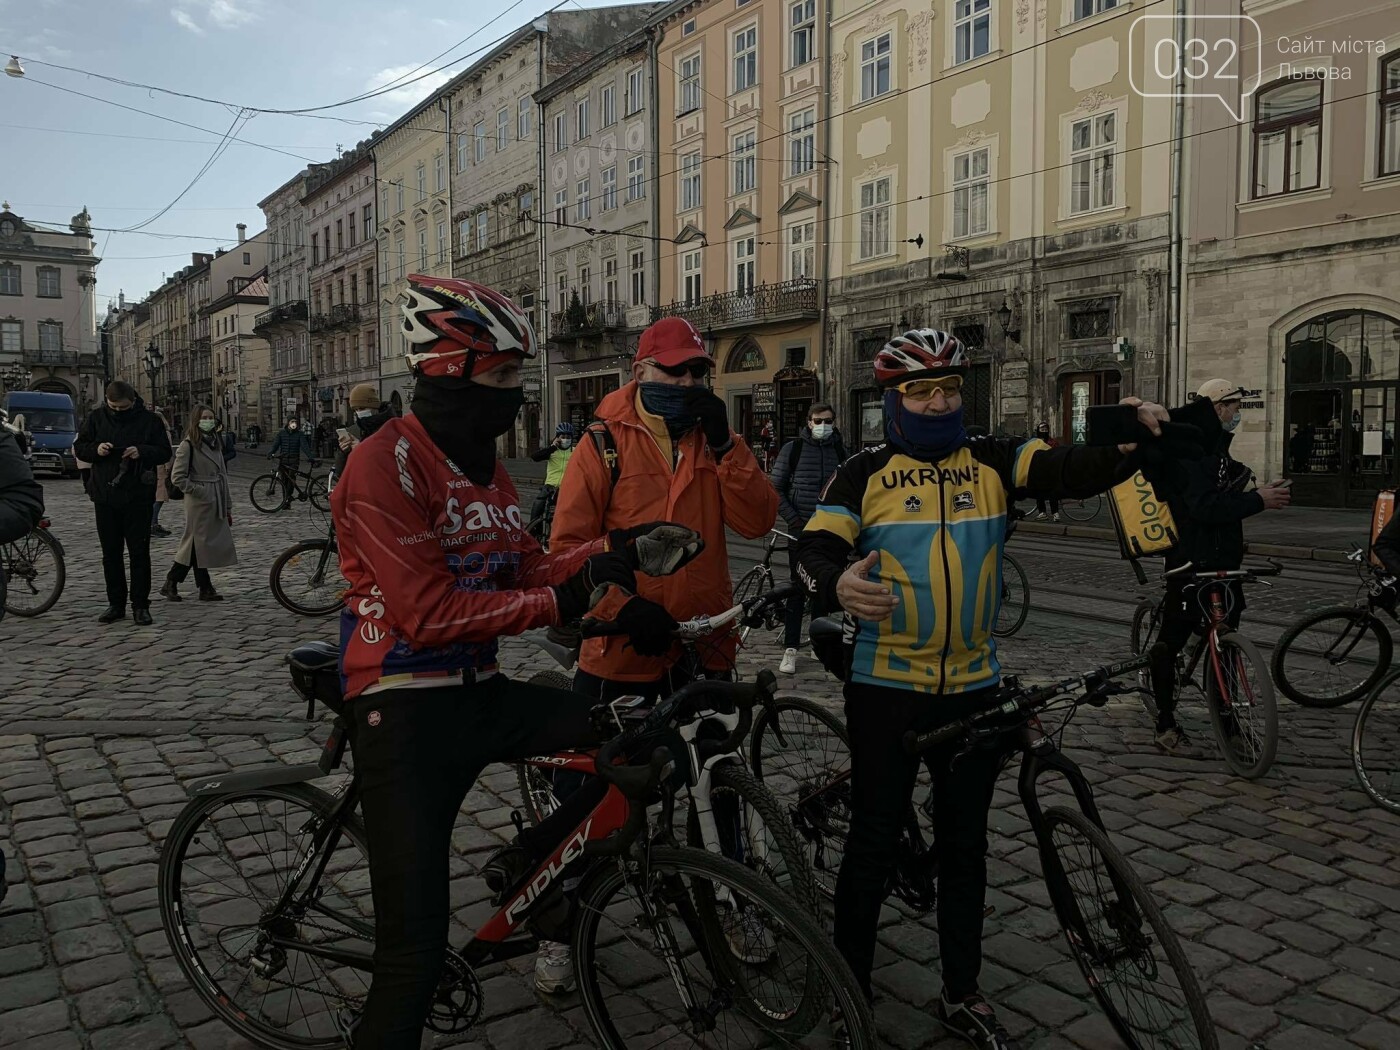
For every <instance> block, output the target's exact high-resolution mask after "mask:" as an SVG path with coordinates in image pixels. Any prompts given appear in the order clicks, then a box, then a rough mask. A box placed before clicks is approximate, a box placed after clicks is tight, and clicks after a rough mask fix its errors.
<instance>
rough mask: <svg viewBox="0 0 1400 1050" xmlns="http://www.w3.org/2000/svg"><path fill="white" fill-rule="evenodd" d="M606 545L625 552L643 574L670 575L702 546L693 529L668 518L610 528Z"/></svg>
mask: <svg viewBox="0 0 1400 1050" xmlns="http://www.w3.org/2000/svg"><path fill="white" fill-rule="evenodd" d="M608 546H609V547H610V548H612V549H613V550H614V551H617V552H618V553H620V554H625V555H626V556H627V558H628V560H629V562H630V564H631V566H632V568H633V569H634V570H635V571H637V572H640V573H642V574H643V575H645V576H670V575H671V574H672V573H673V572H675V571H677V570H678V569H680V568H681V567H682V566H683V565H685V564H687V563H688V562H691V561H693V560H694V559H695V558H696V557H697V556H698V555H699V554H700V552H701V551H703V550H704V549H705V541H704V540H702V539H701V538H700V534H699V533H698V532H696V531H695V530H694V529H688V528H686V527H685V526H684V525H677V524H675V523H674V522H669V521H649V522H647V523H646V524H645V525H637V526H634V527H633V528H630V529H613V530H612V531H611V532H609V533H608Z"/></svg>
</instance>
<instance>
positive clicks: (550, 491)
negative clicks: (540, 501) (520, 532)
mask: <svg viewBox="0 0 1400 1050" xmlns="http://www.w3.org/2000/svg"><path fill="white" fill-rule="evenodd" d="M558 502H559V490H558V489H557V488H554V487H552V486H548V485H546V486H545V490H544V510H542V511H541V512H540V514H539V516H538V517H535V518H531V519H530V523H529V524H528V525H526V526H525V531H526V532H528V533H529V534H530V535H531V536H533V537H535V539H536V540H538V541H539V544H540V546H541V547H543V548H544V549H545V550H546V551H548V550H549V534H550V532H552V531H553V529H554V507H555V504H556V503H558Z"/></svg>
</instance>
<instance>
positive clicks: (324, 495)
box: [306, 475, 331, 514]
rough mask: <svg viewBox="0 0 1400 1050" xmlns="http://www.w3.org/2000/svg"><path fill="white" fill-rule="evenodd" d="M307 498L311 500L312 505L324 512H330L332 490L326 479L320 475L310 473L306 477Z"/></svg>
mask: <svg viewBox="0 0 1400 1050" xmlns="http://www.w3.org/2000/svg"><path fill="white" fill-rule="evenodd" d="M306 498H307V499H309V500H310V501H311V505H312V506H313V507H315V508H316V509H317V510H319V511H321V512H322V513H324V514H329V513H330V509H331V490H330V488H329V487H328V486H327V485H326V479H325V478H323V477H320V476H314V477H313V476H311V475H308V476H307V479H306Z"/></svg>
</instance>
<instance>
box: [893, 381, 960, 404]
mask: <svg viewBox="0 0 1400 1050" xmlns="http://www.w3.org/2000/svg"><path fill="white" fill-rule="evenodd" d="M895 389H896V390H898V391H899V392H900V393H901V394H903V395H904V396H905V397H912V398H913V399H914V400H915V401H929V400H931V399H932V398H933V395H934V394H937V393H941V394H942V395H943V396H944V397H952V396H953V395H954V394H956V393H957V392H958V391H959V390H961V389H962V376H943V377H942V378H939V379H911V380H910V381H909V382H907V383H900V384H899V385H898V386H897V387H895Z"/></svg>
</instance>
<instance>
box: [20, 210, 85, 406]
mask: <svg viewBox="0 0 1400 1050" xmlns="http://www.w3.org/2000/svg"><path fill="white" fill-rule="evenodd" d="M95 250H96V245H95V244H94V242H93V239H92V217H91V216H90V215H88V213H87V209H86V208H84V209H83V210H82V211H81V212H80V213H78V214H77V215H75V216H73V221H72V223H71V224H70V225H69V227H68V229H67V230H66V231H65V230H55V229H50V228H48V227H44V226H36V225H34V224H33V223H28V222H25V221H24V218H23V217H22V216H20V215H17V214H15V213H14V212H13V211H11V210H10V205H9V202H8V201H7V202H5V204H4V205H3V206H0V387H3V388H5V389H15V388H21V389H32V390H44V391H48V392H50V393H56V394H67V395H68V396H69V397H71V398H72V399H73V405H74V408H75V409H77V411H78V412H79V414H80V417H81V413H83V412H85V411H86V410H87V409H89V408H91V407H92V406H93V405H95V404H96V403H97V402H98V401H99V399H100V398H101V397H102V386H103V383H104V382H105V368H104V366H103V363H102V361H101V360H100V358H99V356H98V341H97V310H96V306H95V302H96V300H95V296H94V292H93V288H94V285H95V284H96V283H97V264H98V263H99V262H100V261H101V260H99V259H98V258H97V256H96V254H95Z"/></svg>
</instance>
